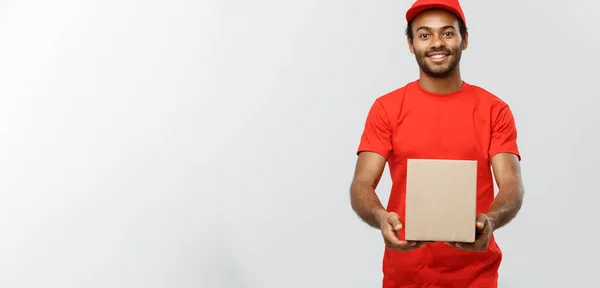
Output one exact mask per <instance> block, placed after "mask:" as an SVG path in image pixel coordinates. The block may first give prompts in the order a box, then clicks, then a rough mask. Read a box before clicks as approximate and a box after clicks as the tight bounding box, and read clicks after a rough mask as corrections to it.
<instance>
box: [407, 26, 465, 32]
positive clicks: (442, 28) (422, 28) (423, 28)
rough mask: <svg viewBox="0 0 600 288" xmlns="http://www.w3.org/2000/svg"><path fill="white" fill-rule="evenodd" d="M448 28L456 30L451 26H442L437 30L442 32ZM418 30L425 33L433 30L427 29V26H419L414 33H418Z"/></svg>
mask: <svg viewBox="0 0 600 288" xmlns="http://www.w3.org/2000/svg"><path fill="white" fill-rule="evenodd" d="M448 28H452V29H456V28H454V26H452V25H446V26H443V27H441V28H440V29H439V30H444V29H448ZM419 30H427V31H431V30H433V29H432V28H431V27H428V26H421V27H419V28H417V30H416V31H419Z"/></svg>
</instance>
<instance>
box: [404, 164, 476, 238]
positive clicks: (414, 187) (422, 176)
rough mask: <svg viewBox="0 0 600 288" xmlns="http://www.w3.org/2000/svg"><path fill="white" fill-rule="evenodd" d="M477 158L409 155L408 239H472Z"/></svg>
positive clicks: (406, 234)
mask: <svg viewBox="0 0 600 288" xmlns="http://www.w3.org/2000/svg"><path fill="white" fill-rule="evenodd" d="M476 204H477V161H474V160H473V161H472V160H439V159H408V163H407V176H406V215H405V218H406V219H404V222H405V224H404V227H405V228H404V229H406V230H405V237H406V240H408V241H450V242H468V243H472V242H473V241H475V221H476V220H475V219H476Z"/></svg>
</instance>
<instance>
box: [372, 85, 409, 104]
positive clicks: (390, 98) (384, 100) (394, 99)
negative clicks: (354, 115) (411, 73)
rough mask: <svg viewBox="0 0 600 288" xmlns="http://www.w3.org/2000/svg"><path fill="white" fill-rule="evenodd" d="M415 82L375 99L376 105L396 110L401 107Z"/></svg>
mask: <svg viewBox="0 0 600 288" xmlns="http://www.w3.org/2000/svg"><path fill="white" fill-rule="evenodd" d="M414 83H416V82H415V81H412V82H409V83H406V84H404V86H402V87H399V88H396V89H394V90H392V91H389V92H387V93H385V94H383V95H381V96H379V97H377V98H376V99H375V103H376V104H378V105H381V106H382V107H383V108H384V109H386V110H388V109H394V108H396V107H398V106H400V105H401V103H402V101H403V100H404V97H405V95H406V92H407V91H408V90H410V89H411V88H412V86H413V85H414Z"/></svg>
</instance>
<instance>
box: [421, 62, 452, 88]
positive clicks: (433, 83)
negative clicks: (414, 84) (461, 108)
mask: <svg viewBox="0 0 600 288" xmlns="http://www.w3.org/2000/svg"><path fill="white" fill-rule="evenodd" d="M419 86H421V88H423V90H425V91H428V92H431V93H436V94H448V93H452V92H456V91H458V90H459V89H460V88H461V87H462V78H461V77H460V70H459V67H458V66H457V67H456V68H455V69H454V70H453V71H452V72H450V74H449V75H448V76H447V77H444V78H437V77H431V76H429V75H427V74H425V73H424V72H423V71H421V73H420V76H419Z"/></svg>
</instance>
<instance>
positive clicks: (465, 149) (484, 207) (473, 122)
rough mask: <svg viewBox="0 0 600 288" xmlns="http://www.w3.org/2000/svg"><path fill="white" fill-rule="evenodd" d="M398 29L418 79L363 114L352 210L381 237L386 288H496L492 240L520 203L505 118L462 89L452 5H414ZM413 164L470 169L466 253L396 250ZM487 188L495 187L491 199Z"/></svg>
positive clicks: (462, 25)
mask: <svg viewBox="0 0 600 288" xmlns="http://www.w3.org/2000/svg"><path fill="white" fill-rule="evenodd" d="M406 20H407V22H408V25H407V30H406V36H407V39H408V47H409V50H410V52H411V53H413V54H414V55H415V58H416V60H417V63H418V66H419V68H420V75H419V79H418V80H415V81H413V82H410V83H408V84H406V85H405V86H403V87H401V88H399V89H397V90H395V91H392V92H390V93H388V94H386V95H383V96H381V97H379V98H377V99H376V100H375V101H374V103H373V105H372V106H371V109H370V111H369V113H368V116H367V119H366V124H365V126H364V131H363V134H362V137H361V139H360V145H359V147H358V151H357V154H358V160H357V163H356V168H355V169H356V170H355V173H354V179H353V182H352V185H351V189H350V190H351V203H352V208H353V209H354V211H355V212H356V213H357V214H358V215H359V216H360V217H361V218H362V219H363V220H364V221H365V222H366V223H368V224H369V225H371V226H373V227H375V228H377V229H379V230H380V231H381V234H382V236H383V240H384V243H385V245H386V247H385V252H384V256H383V287H384V288H392V287H394V288H400V287H444V288H447V287H460V288H471V287H472V288H475V287H476V288H488V287H497V281H498V268H499V266H500V262H501V259H502V252H501V250H500V249H499V247H498V245H497V244H496V242H495V240H494V236H493V232H494V231H496V230H497V229H500V228H501V227H503V226H504V225H506V224H507V223H508V222H509V221H511V220H512V219H513V218H514V217H515V216H516V214H517V212H518V210H519V209H520V207H521V202H522V198H523V185H522V182H521V175H520V173H521V172H520V160H521V156H520V154H519V149H518V146H517V131H516V127H515V121H514V118H513V114H512V112H511V109H510V108H509V106H508V105H507V104H506V103H505V102H503V101H502V100H501V99H500V98H498V97H496V96H494V95H493V94H491V93H490V92H488V91H486V90H484V89H483V88H480V87H478V86H475V85H471V84H469V83H466V82H465V81H463V80H462V79H461V75H460V65H459V64H460V58H461V54H462V51H463V50H466V49H467V44H468V33H467V26H466V21H465V17H464V13H463V11H462V8H461V6H460V4H459V3H458V1H457V0H454V1H452V0H417V1H416V2H415V3H414V4H413V6H412V7H411V8H410V9H409V10H408V11H407V13H406ZM411 158H429V159H432V158H436V159H471V160H477V161H478V163H479V164H478V168H477V170H478V172H477V173H478V179H477V209H476V210H477V211H476V213H477V215H476V223H473V225H476V231H477V234H476V240H475V242H474V243H443V242H433V243H417V242H407V241H404V240H403V239H405V238H404V233H403V229H402V227H403V221H402V220H403V218H404V214H405V202H404V201H405V188H406V186H405V185H406V177H405V176H406V163H407V159H411ZM386 162H387V163H388V165H389V170H390V175H391V178H392V189H391V193H390V197H389V202H388V205H387V209H384V207H383V206H382V204H381V203H380V201H379V199H378V197H377V195H376V193H375V189H376V187H377V184H378V183H379V180H380V177H381V176H382V173H383V170H384V166H385V164H386ZM492 171H493V173H494V174H493V175H492ZM494 178H495V179H494ZM494 180H495V182H496V183H497V185H498V187H499V191H498V194H497V196H496V197H495V198H494ZM433 181H435V180H433Z"/></svg>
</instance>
